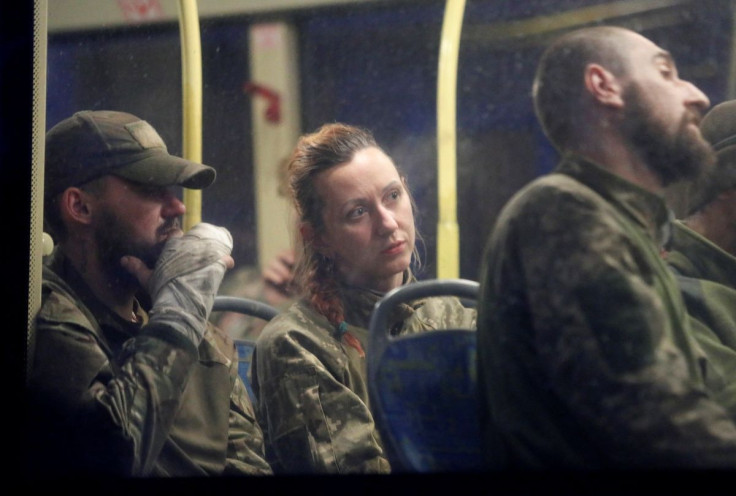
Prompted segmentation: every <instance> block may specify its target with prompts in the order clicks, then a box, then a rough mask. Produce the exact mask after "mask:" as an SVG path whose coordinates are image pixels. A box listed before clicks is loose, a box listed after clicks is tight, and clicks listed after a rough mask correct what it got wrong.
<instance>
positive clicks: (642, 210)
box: [478, 156, 736, 469]
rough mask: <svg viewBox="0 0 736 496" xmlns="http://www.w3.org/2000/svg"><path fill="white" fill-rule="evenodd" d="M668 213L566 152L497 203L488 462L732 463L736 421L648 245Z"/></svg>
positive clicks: (486, 336)
mask: <svg viewBox="0 0 736 496" xmlns="http://www.w3.org/2000/svg"><path fill="white" fill-rule="evenodd" d="M670 218H671V214H670V212H669V211H668V209H667V207H666V206H665V204H664V201H663V199H662V198H660V197H659V196H657V195H654V194H651V193H649V192H648V191H646V190H644V189H642V188H639V187H638V186H636V185H634V184H632V183H630V182H628V181H625V180H624V179H622V178H620V177H619V176H616V175H614V174H612V173H609V172H608V171H606V170H605V169H603V168H601V167H599V166H597V165H594V164H592V163H589V162H586V161H584V160H583V159H580V158H576V157H573V156H566V157H564V158H563V160H562V161H561V163H560V164H559V166H558V168H557V169H556V170H555V171H554V172H553V173H551V174H548V175H546V176H544V177H541V178H538V179H536V180H534V181H533V182H532V183H530V184H528V185H527V186H525V187H524V188H522V190H521V191H519V192H518V193H517V194H516V195H514V197H513V198H512V199H511V200H510V201H509V202H508V204H507V205H506V206H505V207H504V209H503V210H502V212H501V214H500V216H499V218H498V221H497V223H496V226H495V228H494V231H493V232H492V234H491V236H490V238H489V240H488V244H487V246H486V249H485V253H484V262H483V269H482V273H481V295H480V299H479V306H478V359H479V364H478V367H479V369H478V375H479V383H480V393H481V396H482V404H483V405H484V408H483V409H482V410H483V411H482V414H481V415H482V422H483V424H482V425H483V426H484V431H485V441H486V453H487V455H488V461H489V464H490V466H491V467H499V466H501V467H509V468H544V469H598V468H663V467H667V468H670V467H687V468H702V467H721V468H723V467H728V468H734V467H736V427H735V426H734V424H733V423H732V421H731V419H730V418H729V417H728V414H727V412H726V411H725V410H724V409H723V408H722V407H721V406H720V405H718V404H717V403H716V402H715V401H713V399H712V397H711V396H710V395H709V393H708V392H707V390H706V388H705V385H704V377H703V373H704V371H705V366H704V364H705V359H704V356H703V354H702V351H701V350H700V348H699V346H698V345H697V343H696V342H695V339H694V337H693V336H692V331H691V330H690V327H689V323H688V316H687V313H686V309H685V305H684V303H683V300H682V296H681V294H680V291H679V288H678V285H677V281H676V280H675V277H674V275H673V274H672V272H671V271H670V270H669V269H668V267H667V265H666V264H665V262H664V260H663V259H662V257H661V255H660V250H659V247H661V246H664V244H663V243H664V241H665V240H666V238H667V237H668V236H669V234H668V233H669V228H668V226H669V224H670Z"/></svg>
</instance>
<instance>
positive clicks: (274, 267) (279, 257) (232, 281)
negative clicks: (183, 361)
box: [210, 159, 295, 341]
mask: <svg viewBox="0 0 736 496" xmlns="http://www.w3.org/2000/svg"><path fill="white" fill-rule="evenodd" d="M288 164H289V162H288V160H287V159H284V160H282V161H281V163H280V164H279V167H278V170H277V173H278V175H279V181H278V188H277V194H278V195H279V196H282V197H287V196H288V189H287V185H286V174H287V170H286V168H287V166H288ZM292 217H293V213H292ZM289 221H290V222H293V219H289ZM294 264H295V255H294V249H293V248H291V247H287V248H284V249H283V250H281V251H280V252H279V253H277V254H276V256H275V257H273V258H272V259H271V260H269V261H267V262H266V264H265V265H263V267H258V266H253V265H244V266H242V267H238V266H237V261H236V267H235V269H233V270H231V271H229V272H228V273H227V274H225V280H224V281H223V282H222V284H221V285H220V292H219V294H220V295H223V296H237V297H241V298H248V299H251V300H256V301H260V302H262V303H267V304H268V305H271V306H272V307H274V308H276V310H279V311H282V310H285V309H286V308H287V307H288V306H289V305H290V304H291V303H292V302H293V301H294V297H295V289H294V287H293V281H294ZM210 320H211V321H212V322H213V323H214V324H215V325H217V327H219V328H220V329H222V330H224V331H225V332H227V333H228V334H229V335H230V337H232V338H233V339H247V340H251V341H255V340H256V338H257V337H258V335H259V334H260V333H261V330H262V329H263V326H264V325H266V322H265V321H264V320H263V319H260V318H257V317H252V316H250V315H246V314H243V313H239V312H212V315H211V316H210Z"/></svg>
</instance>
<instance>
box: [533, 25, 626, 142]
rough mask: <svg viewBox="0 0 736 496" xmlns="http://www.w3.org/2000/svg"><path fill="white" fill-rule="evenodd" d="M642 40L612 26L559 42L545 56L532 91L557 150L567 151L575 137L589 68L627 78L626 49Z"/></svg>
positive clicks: (578, 32) (573, 34)
mask: <svg viewBox="0 0 736 496" xmlns="http://www.w3.org/2000/svg"><path fill="white" fill-rule="evenodd" d="M639 36H640V35H638V34H637V33H634V32H633V31H629V30H628V29H624V28H619V27H613V26H600V27H593V28H585V29H580V30H576V31H573V32H570V33H567V34H566V35H563V36H562V37H560V38H558V39H557V40H555V41H554V42H553V43H552V44H551V45H550V46H549V47H548V48H547V49H546V50H545V52H544V53H543V54H542V58H541V59H540V61H539V65H538V67H537V72H536V75H535V77H534V85H533V89H532V96H533V98H534V109H535V111H536V114H537V118H538V119H539V122H540V123H541V125H542V128H543V129H544V132H545V134H546V135H547V138H549V140H550V141H551V142H552V144H553V145H555V147H557V149H558V150H565V149H567V148H568V147H569V146H570V140H571V138H572V137H573V136H574V135H575V133H574V122H575V117H576V116H577V115H578V113H579V110H580V102H581V97H582V95H583V93H584V90H585V86H584V73H585V68H586V66H587V65H588V64H592V63H596V64H599V65H601V66H603V67H605V68H606V69H607V70H608V71H610V72H611V73H612V74H613V75H614V76H617V77H619V76H622V75H624V74H626V72H627V70H628V65H627V60H626V57H625V56H624V54H625V53H626V51H627V50H626V48H627V46H628V45H629V42H630V40H632V39H633V38H634V37H639Z"/></svg>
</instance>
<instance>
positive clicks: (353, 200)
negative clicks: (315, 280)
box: [315, 147, 415, 291]
mask: <svg viewBox="0 0 736 496" xmlns="http://www.w3.org/2000/svg"><path fill="white" fill-rule="evenodd" d="M315 187H316V190H317V194H318V195H319V197H320V198H321V200H322V202H323V205H324V208H323V211H322V216H323V220H324V229H323V232H321V233H317V234H316V239H315V242H316V247H317V249H318V250H319V251H320V252H321V253H322V254H323V255H325V256H327V257H329V258H331V259H332V260H334V262H335V264H336V267H337V269H338V271H339V273H340V274H341V275H342V277H343V279H344V281H345V282H346V283H348V284H350V285H353V286H360V287H365V288H370V289H373V290H376V291H388V290H390V289H393V288H395V287H398V286H400V285H401V282H402V278H403V273H404V271H405V270H406V269H407V268H408V267H409V263H410V262H411V255H412V252H413V250H414V236H415V233H414V215H413V212H412V207H411V201H410V199H409V193H408V191H406V189H405V188H404V184H403V182H402V181H401V177H400V176H399V173H398V171H397V170H396V167H395V166H394V164H393V162H392V161H391V159H390V158H389V157H388V156H386V154H384V153H383V152H382V151H381V150H379V149H378V148H373V147H371V148H366V149H363V150H361V151H359V152H357V153H356V154H355V156H354V157H353V159H352V160H351V161H350V162H347V163H345V164H341V165H338V166H335V167H332V168H331V169H328V170H326V171H324V172H321V173H319V174H318V175H317V177H316V179H315Z"/></svg>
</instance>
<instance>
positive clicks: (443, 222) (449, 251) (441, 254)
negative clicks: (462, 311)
mask: <svg viewBox="0 0 736 496" xmlns="http://www.w3.org/2000/svg"><path fill="white" fill-rule="evenodd" d="M464 11H465V0H447V2H446V4H445V16H444V20H443V22H442V39H441V40H440V54H439V67H438V71H437V72H438V74H437V158H438V161H437V193H438V198H437V199H438V208H439V215H438V223H437V278H439V279H448V278H457V277H458V276H459V272H460V268H459V267H460V240H459V229H458V225H457V170H456V169H457V167H456V163H457V140H456V128H457V124H456V103H457V65H458V63H457V61H458V53H459V51H460V50H459V49H460V32H461V31H462V24H463V14H464Z"/></svg>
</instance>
